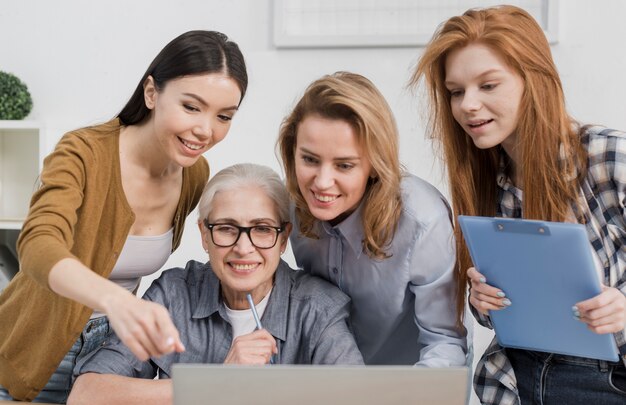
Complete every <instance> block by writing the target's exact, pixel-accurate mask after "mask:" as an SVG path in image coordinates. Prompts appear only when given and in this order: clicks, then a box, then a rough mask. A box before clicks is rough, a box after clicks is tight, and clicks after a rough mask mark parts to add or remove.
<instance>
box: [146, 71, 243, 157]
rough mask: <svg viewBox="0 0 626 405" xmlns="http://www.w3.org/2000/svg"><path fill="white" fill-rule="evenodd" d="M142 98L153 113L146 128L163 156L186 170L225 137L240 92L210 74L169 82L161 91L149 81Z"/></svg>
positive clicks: (223, 77)
mask: <svg viewBox="0 0 626 405" xmlns="http://www.w3.org/2000/svg"><path fill="white" fill-rule="evenodd" d="M144 97H145V102H146V106H147V107H148V108H149V109H151V110H152V114H151V118H150V122H149V124H148V125H151V126H152V128H151V129H152V132H154V133H155V134H156V141H157V143H158V145H159V146H160V148H161V149H162V150H163V152H164V154H165V156H167V158H168V159H169V160H170V161H172V162H175V163H177V164H178V165H179V166H182V167H189V166H191V165H193V164H194V163H195V162H196V161H197V160H198V158H199V157H200V155H202V154H203V153H204V152H206V151H207V150H208V149H210V148H211V147H213V145H215V144H217V143H218V142H220V141H221V140H222V139H224V137H226V134H227V133H228V130H229V129H230V124H231V120H232V118H233V116H234V114H235V112H236V111H237V108H238V105H239V101H240V100H241V91H240V90H239V87H238V85H237V82H236V81H235V80H233V79H232V78H230V77H228V76H226V75H224V74H222V73H211V74H201V75H194V76H183V77H181V78H178V79H173V80H170V81H168V82H167V83H166V85H165V86H164V88H163V89H161V90H160V91H157V89H156V88H155V86H154V80H153V79H152V77H149V78H148V79H147V80H146V83H145V85H144Z"/></svg>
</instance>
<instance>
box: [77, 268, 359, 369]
mask: <svg viewBox="0 0 626 405" xmlns="http://www.w3.org/2000/svg"><path fill="white" fill-rule="evenodd" d="M144 299H147V300H149V301H153V302H158V303H160V304H162V305H163V306H165V308H167V309H168V311H169V312H170V315H171V317H172V320H173V322H174V325H175V326H176V328H178V332H179V333H180V337H181V340H182V342H183V344H184V345H185V348H186V350H185V351H184V352H183V353H172V354H168V355H165V356H162V357H159V358H151V359H150V360H148V361H145V362H142V361H140V360H138V359H137V358H136V357H135V356H134V355H133V354H132V352H131V351H130V350H129V349H128V348H127V347H126V346H125V345H124V344H123V343H121V341H120V340H119V338H117V336H115V335H113V336H112V338H111V339H110V340H109V341H108V342H106V343H105V344H104V345H103V347H100V348H99V349H98V350H95V351H94V352H92V353H90V354H89V355H88V356H86V357H85V358H83V359H82V360H81V361H80V362H79V363H78V364H77V365H76V367H75V368H74V376H75V377H76V376H78V375H80V374H84V373H89V372H93V373H100V374H117V375H122V376H127V377H135V378H153V377H155V376H156V375H157V374H158V375H159V377H161V378H169V377H170V376H171V367H172V364H174V363H223V362H224V360H225V359H226V355H227V354H228V351H229V350H230V347H231V343H232V340H233V335H232V327H231V326H230V322H229V320H228V315H227V314H226V307H225V305H224V302H223V301H222V299H221V294H220V283H219V279H218V278H217V276H216V275H215V274H214V273H213V271H212V270H211V266H210V264H209V263H207V264H203V263H199V262H196V261H193V260H192V261H189V262H188V263H187V267H186V268H185V269H181V268H177V269H172V270H167V271H165V272H163V274H162V275H161V277H159V279H157V280H156V281H154V282H153V283H152V285H151V286H150V288H149V289H148V291H146V294H145V295H144ZM349 304H350V299H349V298H348V297H346V295H345V294H342V293H341V291H339V290H338V289H337V288H335V287H334V286H332V285H330V284H328V283H327V282H325V281H324V280H321V279H319V278H317V277H311V276H310V275H308V274H303V273H302V272H298V271H294V270H292V269H290V268H289V266H288V265H287V264H286V263H285V262H283V261H281V263H280V264H279V266H278V269H277V270H276V274H275V279H274V288H273V289H272V293H271V295H270V299H269V302H268V304H267V307H266V308H265V312H264V313H263V317H262V324H263V327H264V328H265V329H266V330H267V331H268V332H269V333H270V334H272V336H274V337H275V338H276V344H277V346H278V354H277V355H275V356H274V358H275V359H276V360H275V362H276V363H277V364H363V358H362V357H361V353H359V350H358V348H357V346H356V343H355V341H354V337H353V335H352V333H351V332H350V329H349V326H348V308H349Z"/></svg>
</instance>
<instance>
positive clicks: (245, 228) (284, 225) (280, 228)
mask: <svg viewBox="0 0 626 405" xmlns="http://www.w3.org/2000/svg"><path fill="white" fill-rule="evenodd" d="M202 223H203V224H204V226H206V228H207V229H208V230H209V233H210V234H211V242H213V244H214V245H215V246H218V247H223V248H227V247H233V246H235V245H236V244H237V242H239V238H241V234H242V233H245V234H247V235H248V240H249V241H250V243H251V244H252V246H254V247H255V248H257V249H271V248H273V247H274V246H276V243H277V242H278V236H279V235H280V234H281V233H283V232H284V231H285V229H287V224H288V223H289V222H283V223H282V224H281V226H272V225H253V226H239V225H235V224H227V223H214V224H212V223H210V222H209V219H208V218H204V220H203V221H202ZM217 225H228V226H232V227H234V228H237V230H238V231H239V233H238V234H237V237H236V238H235V241H234V242H233V243H232V244H230V245H219V244H217V243H215V238H213V228H214V227H215V226H217ZM258 227H264V228H272V229H275V230H276V238H274V244H272V246H268V247H260V246H257V245H256V244H255V243H254V242H253V241H252V236H251V235H250V231H251V230H252V229H253V228H258Z"/></svg>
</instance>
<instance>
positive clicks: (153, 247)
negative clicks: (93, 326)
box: [91, 228, 174, 319]
mask: <svg viewBox="0 0 626 405" xmlns="http://www.w3.org/2000/svg"><path fill="white" fill-rule="evenodd" d="M173 237H174V228H170V230H169V231H167V232H165V233H164V234H163V235H156V236H135V235H128V237H127V239H126V243H124V247H123V248H122V252H121V253H120V256H119V257H118V259H117V263H115V266H114V267H113V271H111V274H110V275H109V280H111V281H113V282H114V283H115V284H117V285H119V286H120V287H122V288H125V289H127V290H128V291H130V292H133V291H135V289H136V288H137V286H138V285H139V282H140V281H141V277H143V276H148V275H150V274H152V273H154V272H156V271H157V270H159V269H160V268H161V267H163V265H164V264H165V262H167V259H169V257H170V253H171V252H172V240H173ZM101 316H104V314H103V313H101V312H99V311H97V310H96V311H93V314H92V315H91V319H93V318H98V317H101Z"/></svg>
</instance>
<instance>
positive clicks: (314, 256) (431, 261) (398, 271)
mask: <svg viewBox="0 0 626 405" xmlns="http://www.w3.org/2000/svg"><path fill="white" fill-rule="evenodd" d="M278 146H279V149H280V154H281V157H282V162H283V165H284V168H285V174H286V180H287V188H288V190H289V192H290V194H291V197H292V199H293V201H294V204H293V205H294V207H293V215H292V222H293V224H294V232H293V233H292V236H291V243H292V247H293V251H294V254H295V257H296V260H297V262H298V265H299V266H300V267H302V268H303V269H304V270H305V271H307V272H309V273H311V274H313V275H316V276H319V277H322V278H324V279H326V280H329V281H330V282H332V283H333V284H335V285H337V286H338V287H339V288H340V289H341V290H342V291H344V292H345V293H346V294H348V295H349V296H350V297H351V298H352V309H351V313H350V319H351V322H352V326H353V328H354V333H355V336H356V340H357V344H358V346H359V349H360V350H361V353H362V354H363V358H364V361H365V363H366V364H419V365H423V366H431V367H446V366H461V365H464V364H465V358H466V352H467V342H466V339H465V330H464V329H463V328H462V327H457V325H458V323H457V319H458V316H457V313H456V311H455V309H454V305H453V300H454V297H455V296H456V287H455V283H454V277H453V276H454V266H455V262H456V260H455V254H454V236H453V231H452V224H451V217H450V210H449V208H448V205H447V203H446V201H445V199H444V198H443V197H442V196H441V194H440V193H439V192H438V191H437V190H436V189H435V188H434V187H433V186H432V185H430V184H428V183H427V182H425V181H424V180H422V179H419V178H417V177H415V176H412V175H410V174H408V173H405V172H403V170H402V168H401V166H400V162H399V158H398V132H397V128H396V124H395V120H394V117H393V114H392V112H391V110H390V108H389V106H388V105H387V102H386V101H385V99H384V98H383V96H382V94H381V93H380V92H379V91H378V89H376V87H375V86H374V85H373V84H372V82H370V81H369V80H368V79H366V78H365V77H363V76H360V75H358V74H354V73H347V72H339V73H335V74H333V75H329V76H324V77H322V78H321V79H319V80H316V81H315V82H313V83H312V84H311V85H310V86H309V87H308V88H307V89H306V91H305V93H304V95H303V96H302V98H301V99H300V101H299V102H298V103H297V104H296V106H295V108H294V109H293V111H292V112H291V113H290V114H289V115H288V116H287V117H286V118H285V119H284V121H283V123H282V126H281V128H280V137H279V140H278Z"/></svg>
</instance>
